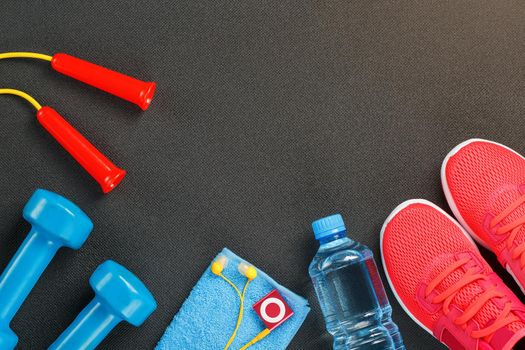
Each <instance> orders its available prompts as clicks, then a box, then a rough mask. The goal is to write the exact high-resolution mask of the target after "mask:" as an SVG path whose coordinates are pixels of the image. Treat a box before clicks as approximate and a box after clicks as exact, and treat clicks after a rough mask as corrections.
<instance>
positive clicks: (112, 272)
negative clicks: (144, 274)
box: [49, 260, 157, 350]
mask: <svg viewBox="0 0 525 350" xmlns="http://www.w3.org/2000/svg"><path fill="white" fill-rule="evenodd" d="M89 283H90V284H91V287H92V288H93V290H94V291H95V298H93V300H92V301H91V302H90V303H89V304H88V306H86V307H85V308H84V310H82V311H81V312H80V314H79V315H78V316H77V318H76V319H75V321H73V323H72V324H71V325H70V326H69V327H68V328H67V329H66V330H65V331H64V333H62V335H60V337H58V339H57V340H56V341H55V342H54V343H53V344H52V345H51V346H50V347H49V350H90V349H95V348H96V347H97V346H98V344H100V342H102V340H104V338H105V337H106V336H107V335H108V334H109V332H111V330H112V329H113V328H115V326H116V325H117V324H119V323H120V322H121V321H127V322H129V323H131V324H132V325H134V326H136V327H138V326H140V325H141V324H142V323H143V322H144V321H145V320H146V319H147V318H148V317H149V315H151V313H152V312H153V311H155V309H156V308H157V303H156V302H155V299H154V298H153V296H152V295H151V293H150V292H149V291H148V289H147V288H146V286H144V284H143V283H142V282H141V281H140V280H139V279H138V278H137V277H136V276H135V275H134V274H133V273H131V272H130V271H128V270H127V269H126V268H124V267H123V266H121V265H119V264H117V263H116V262H114V261H111V260H108V261H106V262H105V263H103V264H102V265H100V266H99V267H98V268H97V269H96V270H95V272H94V273H93V275H92V276H91V278H90V279H89Z"/></svg>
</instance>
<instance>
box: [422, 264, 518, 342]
mask: <svg viewBox="0 0 525 350" xmlns="http://www.w3.org/2000/svg"><path fill="white" fill-rule="evenodd" d="M470 261H471V258H469V257H465V258H462V259H459V260H458V261H456V262H455V263H453V264H451V265H450V266H449V267H447V268H446V269H445V270H444V271H443V272H441V273H440V274H439V275H438V276H436V277H435V278H434V279H433V280H432V281H431V282H430V283H429V285H428V286H427V288H426V290H425V297H428V296H429V295H430V294H431V293H432V292H433V291H434V289H435V288H436V287H437V286H438V285H439V284H441V283H442V282H443V281H444V280H445V278H447V277H448V276H449V275H450V274H451V273H453V272H454V271H456V270H457V269H459V268H461V267H463V266H464V265H465V264H467V263H469V262H470ZM477 280H485V281H486V280H488V277H487V276H486V275H484V274H481V273H476V268H474V267H472V268H469V269H468V270H467V271H466V272H465V274H464V275H463V276H462V277H461V278H460V279H459V280H458V281H457V282H456V283H454V284H453V285H451V286H450V287H448V288H447V289H446V290H445V291H443V292H442V293H440V294H438V295H437V296H435V297H434V298H433V299H432V303H434V304H440V303H443V312H444V313H445V315H448V313H449V312H450V303H451V302H452V301H453V300H454V297H455V296H456V295H457V293H458V292H459V291H460V290H461V289H462V288H463V287H465V286H467V285H468V284H470V283H472V282H475V281H477ZM504 297H505V293H503V292H502V291H499V290H498V289H497V286H496V285H493V286H491V287H490V288H488V289H487V290H486V291H484V292H483V293H482V294H481V295H479V296H478V297H477V298H476V300H475V301H474V302H473V303H472V304H471V305H469V306H468V307H467V309H466V310H465V311H464V312H463V315H461V316H460V317H458V318H457V319H455V320H454V324H456V325H457V326H461V327H462V328H463V329H466V328H467V322H468V321H470V320H471V319H472V318H473V317H474V316H475V315H476V314H477V313H478V312H479V311H480V310H481V308H482V307H483V306H484V305H485V304H486V303H487V302H489V301H490V300H491V299H493V298H504ZM511 311H512V303H511V302H510V301H508V302H506V303H505V306H504V307H503V310H502V311H501V313H500V315H499V316H498V317H497V318H496V319H495V320H494V322H493V323H491V324H490V325H489V326H487V327H485V328H482V329H479V330H476V331H472V333H471V334H470V336H471V337H473V338H484V337H491V336H492V335H493V333H494V332H496V331H497V330H498V329H500V328H502V327H504V326H506V325H508V324H510V323H512V322H514V321H517V320H518V317H516V316H515V315H514V314H512V313H511Z"/></svg>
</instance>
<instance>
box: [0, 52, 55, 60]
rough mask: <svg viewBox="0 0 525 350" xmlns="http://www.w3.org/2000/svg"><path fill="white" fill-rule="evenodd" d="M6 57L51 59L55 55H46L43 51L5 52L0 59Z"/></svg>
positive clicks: (0, 55) (0, 54)
mask: <svg viewBox="0 0 525 350" xmlns="http://www.w3.org/2000/svg"><path fill="white" fill-rule="evenodd" d="M6 58H35V59H39V60H44V61H49V62H51V60H52V59H53V57H51V56H49V55H44V54H41V53H36V52H4V53H0V60H3V59H6Z"/></svg>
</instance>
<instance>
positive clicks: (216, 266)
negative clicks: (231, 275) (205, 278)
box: [211, 255, 228, 276]
mask: <svg viewBox="0 0 525 350" xmlns="http://www.w3.org/2000/svg"><path fill="white" fill-rule="evenodd" d="M226 265H228V258H227V257H226V256H224V255H219V256H218V257H217V259H215V261H214V262H213V263H212V264H211V272H213V273H214V274H216V275H217V276H219V275H220V274H221V273H222V271H223V270H224V268H225V267H226Z"/></svg>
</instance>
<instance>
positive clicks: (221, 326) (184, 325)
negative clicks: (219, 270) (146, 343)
mask: <svg viewBox="0 0 525 350" xmlns="http://www.w3.org/2000/svg"><path fill="white" fill-rule="evenodd" d="M219 255H225V256H226V257H227V258H228V265H227V266H226V268H225V269H224V271H223V274H224V275H225V276H226V277H227V278H229V279H230V280H231V281H232V282H233V283H235V285H237V287H238V288H239V289H240V290H241V291H242V288H243V287H244V284H245V282H246V277H244V276H242V275H241V274H240V273H239V272H238V271H237V265H238V264H239V263H240V262H245V263H246V261H244V260H242V259H241V258H239V257H238V256H237V255H235V254H234V253H232V252H231V251H230V250H228V249H226V248H225V249H223V251H222V252H221V253H220V254H219ZM257 274H258V275H257V278H256V279H254V280H253V281H252V282H251V283H250V285H249V286H248V290H247V292H246V297H245V302H244V317H243V319H242V323H241V326H240V328H239V331H238V333H237V337H236V338H235V341H234V342H233V343H232V345H231V346H230V349H232V350H238V349H240V348H241V347H242V346H243V345H244V344H246V343H248V342H249V341H250V340H252V339H253V338H254V337H255V336H256V335H257V334H259V333H260V332H261V331H263V330H264V329H265V326H264V324H263V322H262V321H261V319H260V318H259V316H257V314H256V313H255V311H254V310H253V308H252V305H253V304H255V303H256V302H257V301H259V300H260V299H261V298H263V297H264V296H265V295H266V294H268V293H269V292H271V291H272V290H274V289H277V290H278V291H279V293H280V294H281V295H282V297H283V298H284V299H285V300H286V302H287V303H288V305H289V306H290V308H291V309H292V310H293V312H294V314H293V316H292V317H290V318H289V319H288V320H287V321H285V322H284V323H283V324H281V325H280V326H279V327H278V328H276V329H275V330H274V331H272V332H271V333H270V334H269V335H268V336H267V337H266V338H264V339H263V340H261V341H260V342H258V343H256V344H255V345H252V346H251V347H250V348H249V350H282V349H285V348H286V347H287V346H288V344H289V343H290V341H291V340H292V338H293V337H294V336H295V334H296V333H297V331H298V330H299V327H301V325H302V323H303V321H304V319H305V318H306V315H307V314H308V312H309V311H310V307H309V306H308V302H307V301H306V300H305V299H304V298H302V297H300V296H298V295H297V294H295V293H293V292H291V291H290V290H288V289H286V288H284V287H283V286H281V285H279V284H278V283H277V282H275V281H274V280H273V279H271V278H270V277H269V276H268V275H267V274H265V273H264V272H262V271H260V270H257ZM239 302H240V301H239V297H238V296H237V293H235V291H234V290H233V288H232V287H231V286H230V285H229V284H228V283H226V282H225V281H224V280H223V279H222V278H220V277H219V276H216V275H214V274H213V273H212V272H211V270H210V268H208V269H207V270H206V271H205V272H204V274H203V275H202V277H201V279H200V280H199V281H198V282H197V284H196V285H195V287H194V288H193V290H192V292H191V293H190V296H189V297H188V299H187V300H186V301H185V302H184V304H183V305H182V307H181V309H180V310H179V312H178V313H177V315H175V318H174V319H173V321H172V323H171V324H170V326H169V327H168V329H167V330H166V332H165V333H164V335H163V336H162V338H161V340H160V342H159V344H158V345H157V348H156V350H192V349H198V350H222V349H223V348H224V346H225V345H226V343H227V342H228V339H229V338H230V336H231V334H232V332H233V329H234V328H235V323H236V322H237V315H238V312H239Z"/></svg>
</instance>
